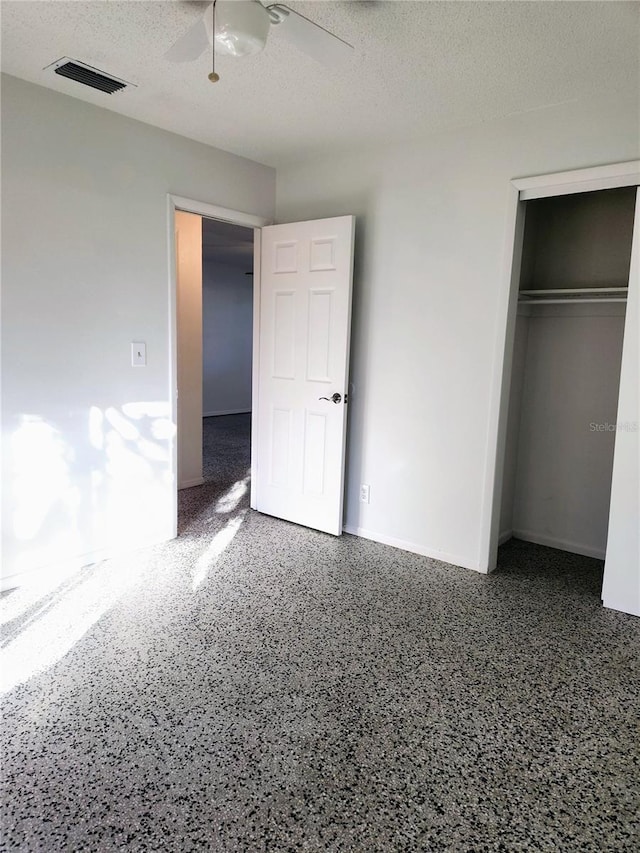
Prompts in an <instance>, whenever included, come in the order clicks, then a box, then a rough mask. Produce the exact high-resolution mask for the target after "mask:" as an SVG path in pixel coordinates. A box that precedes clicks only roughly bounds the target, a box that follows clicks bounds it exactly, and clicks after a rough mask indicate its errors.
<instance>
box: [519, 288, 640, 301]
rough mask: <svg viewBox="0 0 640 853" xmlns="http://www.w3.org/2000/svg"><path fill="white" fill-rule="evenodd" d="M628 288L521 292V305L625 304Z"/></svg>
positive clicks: (559, 289) (550, 289)
mask: <svg viewBox="0 0 640 853" xmlns="http://www.w3.org/2000/svg"><path fill="white" fill-rule="evenodd" d="M628 291H629V288H628V287H556V288H549V289H546V290H521V291H520V293H519V295H518V302H519V303H520V304H521V305H539V304H542V305H558V304H568V303H570V302H580V303H584V302H626V301H627V293H628Z"/></svg>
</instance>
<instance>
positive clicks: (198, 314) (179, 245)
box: [175, 210, 204, 489]
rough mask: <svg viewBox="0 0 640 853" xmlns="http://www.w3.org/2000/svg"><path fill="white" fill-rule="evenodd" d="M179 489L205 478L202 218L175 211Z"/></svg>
mask: <svg viewBox="0 0 640 853" xmlns="http://www.w3.org/2000/svg"><path fill="white" fill-rule="evenodd" d="M175 225H176V332H177V336H176V344H177V346H176V350H177V362H178V365H177V367H178V388H179V389H180V394H179V396H178V488H179V489H188V488H190V487H191V486H199V485H201V484H202V483H204V479H203V476H202V217H201V216H198V215H197V214H195V213H186V212H185V211H184V210H176V213H175Z"/></svg>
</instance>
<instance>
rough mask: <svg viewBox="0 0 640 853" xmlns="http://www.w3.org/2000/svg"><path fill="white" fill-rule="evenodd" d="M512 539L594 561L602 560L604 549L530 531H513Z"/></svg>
mask: <svg viewBox="0 0 640 853" xmlns="http://www.w3.org/2000/svg"><path fill="white" fill-rule="evenodd" d="M513 537H514V539H522V540H523V541H524V542H533V544H534V545H546V547H547V548H557V549H558V550H559V551H570V552H571V553H572V554H582V556H583V557H595V559H596V560H604V558H605V550H604V548H594V547H593V546H591V545H583V544H582V543H580V542H571V541H569V540H568V539H558V538H556V537H555V536H546V535H544V534H540V533H535V532H533V531H531V530H513Z"/></svg>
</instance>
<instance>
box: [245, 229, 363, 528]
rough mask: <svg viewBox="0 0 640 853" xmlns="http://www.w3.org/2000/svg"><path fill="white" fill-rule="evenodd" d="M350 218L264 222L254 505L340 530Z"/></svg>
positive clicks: (350, 277)
mask: <svg viewBox="0 0 640 853" xmlns="http://www.w3.org/2000/svg"><path fill="white" fill-rule="evenodd" d="M354 227H355V218H354V217H353V216H339V217H336V218H333V219H319V220H315V221H312V222H296V223H290V224H287V225H270V226H267V227H265V228H263V229H262V251H261V270H260V353H259V368H258V415H257V419H256V424H255V427H256V428H257V439H256V443H255V447H256V451H257V460H256V464H255V466H254V470H255V477H256V484H255V486H256V490H255V494H256V508H257V509H258V510H259V511H260V512H264V513H267V514H268V515H274V516H277V517H278V518H284V519H287V520H288V521H294V522H296V523H298V524H303V525H305V526H306V527H313V528H316V529H317V530H323V531H325V532H327V533H333V534H334V535H339V534H340V533H341V532H342V504H343V491H344V454H345V435H346V419H347V391H348V387H347V385H348V362H349V331H350V325H351V288H352V281H353V239H354ZM334 395H339V398H340V399H339V401H338V402H334V401H333V399H332V398H333V397H334ZM322 398H327V399H322ZM335 399H336V400H338V397H337V396H336V397H335Z"/></svg>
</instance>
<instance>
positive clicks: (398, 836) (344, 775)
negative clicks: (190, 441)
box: [0, 418, 640, 853]
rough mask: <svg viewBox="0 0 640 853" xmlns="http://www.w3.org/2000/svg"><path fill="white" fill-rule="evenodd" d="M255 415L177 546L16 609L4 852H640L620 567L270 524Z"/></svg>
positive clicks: (186, 516) (193, 499) (10, 631)
mask: <svg viewBox="0 0 640 853" xmlns="http://www.w3.org/2000/svg"><path fill="white" fill-rule="evenodd" d="M238 431H239V432H240V433H242V432H244V435H245V437H246V436H248V425H247V419H246V418H244V419H242V418H236V419H235V423H234V422H233V421H232V419H228V420H226V423H225V422H224V421H222V420H218V421H217V423H215V424H213V423H212V424H209V425H208V426H207V443H211V445H212V446H213V445H215V444H216V441H217V442H219V443H220V442H221V443H223V444H224V445H225V446H226V449H227V451H228V455H227V457H226V462H225V464H224V466H223V467H224V470H222V469H221V468H220V467H216V466H215V465H213V464H212V465H211V466H210V467H208V470H207V475H208V477H209V482H208V483H207V484H206V485H205V486H202V487H200V488H198V489H192V490H190V491H189V493H183V494H182V495H181V503H182V508H183V517H182V521H181V535H180V538H179V539H178V540H176V541H175V542H173V543H169V544H168V545H166V546H163V547H162V548H157V549H154V550H153V551H152V552H145V553H144V554H139V555H137V557H136V559H135V560H133V561H129V562H126V561H124V562H122V563H121V564H118V563H117V562H113V563H109V564H101V565H100V566H96V567H94V568H92V569H89V570H85V572H83V573H82V575H81V576H80V577H79V578H76V579H75V580H70V581H67V582H66V584H64V585H63V586H62V587H61V588H60V589H58V590H55V591H52V592H51V595H50V596H49V597H48V598H47V599H46V600H45V601H44V602H40V603H35V602H31V603H30V602H29V601H24V602H23V606H22V610H23V612H22V613H21V614H19V615H17V616H16V615H15V614H14V618H13V619H10V620H9V622H8V625H7V632H6V636H5V642H6V647H5V651H6V652H7V653H8V655H9V661H10V664H11V666H10V667H9V669H8V672H9V676H10V677H8V683H9V685H11V684H12V683H14V684H15V686H13V687H12V688H11V689H10V690H9V692H8V693H7V694H6V696H5V697H4V712H5V718H4V727H3V748H4V761H3V772H4V783H5V790H4V796H3V830H4V833H3V840H2V843H1V845H0V847H1V849H2V850H46V851H115V850H132V851H148V850H163V851H201V850H212V851H296V850H302V851H325V850H327V851H418V850H419V851H441V850H442V851H445V850H446V851H475V853H481V851H563V853H564V851H574V850H576V851H578V850H579V851H594V853H596V851H597V853H602V851H637V850H638V849H639V848H640V842H639V835H638V833H639V830H640V820H639V806H640V781H639V779H640V760H639V757H638V750H639V743H640V727H639V718H640V715H639V710H640V708H639V689H638V688H639V683H640V676H639V665H638V649H639V644H640V621H639V620H636V619H634V618H633V617H630V616H624V615H622V614H618V613H614V612H611V611H607V610H604V609H603V608H602V607H601V605H600V601H599V587H600V580H601V564H600V563H598V562H597V561H595V560H590V559H586V558H582V557H574V556H571V555H564V554H561V553H560V552H557V551H553V550H550V549H546V548H541V547H537V546H532V545H525V544H524V543H518V542H512V543H510V544H509V545H507V546H505V547H504V548H503V549H502V553H501V561H500V562H501V565H500V571H499V572H497V573H496V574H494V575H493V576H491V577H483V576H480V575H477V574H475V573H473V572H469V571H465V570H463V569H456V568H453V567H450V566H446V565H444V564H442V563H438V562H436V561H433V560H428V559H424V558H421V557H417V556H415V555H412V554H407V553H403V552H401V551H397V550H394V549H391V548H388V547H384V546H380V545H377V544H374V543H371V542H367V541H365V540H360V539H357V538H355V537H352V536H344V537H342V538H341V539H334V538H331V537H329V536H325V535H323V534H320V533H314V532H310V531H308V530H304V529H302V528H299V527H296V526H294V525H290V524H286V523H282V522H278V521H275V520H273V519H271V518H268V517H264V516H260V515H258V514H256V513H253V512H251V511H249V510H247V494H246V492H243V487H242V483H243V481H244V479H245V477H246V474H247V467H248V458H247V455H246V451H242V450H240V449H239V447H240V444H242V442H238V441H237V440H236V436H237V434H238ZM214 433H217V438H216V436H215V435H214ZM245 446H246V441H245ZM233 484H236V486H235V490H234V489H232V488H231V487H232V485H233ZM12 597H13V605H12V606H13V608H14V611H15V612H16V613H18V611H19V610H20V606H19V605H20V598H19V597H15V595H14V594H12V595H10V596H7V597H6V598H5V599H4V600H3V603H5V604H6V603H7V602H11V601H12ZM43 626H44V628H43ZM16 644H17V645H16ZM16 649H17V650H18V651H17V652H16ZM12 652H15V654H14V655H13V657H11V654H12Z"/></svg>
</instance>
